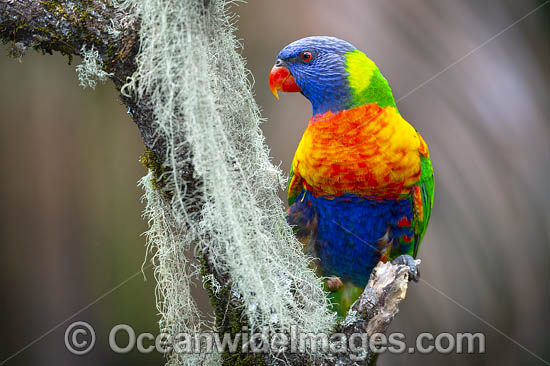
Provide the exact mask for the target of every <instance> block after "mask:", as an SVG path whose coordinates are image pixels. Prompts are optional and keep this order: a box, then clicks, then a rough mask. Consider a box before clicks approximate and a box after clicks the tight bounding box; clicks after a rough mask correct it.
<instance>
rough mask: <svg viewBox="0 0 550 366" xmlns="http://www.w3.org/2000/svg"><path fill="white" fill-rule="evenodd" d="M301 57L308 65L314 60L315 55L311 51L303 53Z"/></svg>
mask: <svg viewBox="0 0 550 366" xmlns="http://www.w3.org/2000/svg"><path fill="white" fill-rule="evenodd" d="M301 57H302V61H304V62H306V63H307V62H310V61H311V60H312V59H313V54H312V53H311V52H309V51H304V52H302V54H301Z"/></svg>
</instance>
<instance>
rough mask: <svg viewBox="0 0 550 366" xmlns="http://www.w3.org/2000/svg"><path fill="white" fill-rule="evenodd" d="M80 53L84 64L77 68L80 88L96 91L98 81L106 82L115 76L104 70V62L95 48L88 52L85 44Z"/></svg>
mask: <svg viewBox="0 0 550 366" xmlns="http://www.w3.org/2000/svg"><path fill="white" fill-rule="evenodd" d="M80 53H81V55H82V63H81V64H80V65H77V66H76V73H77V75H78V80H79V81H80V86H82V87H83V88H87V87H90V88H92V89H95V87H96V85H97V81H98V80H99V81H105V80H107V79H108V78H109V77H111V76H112V75H113V74H112V73H109V72H106V71H105V70H103V60H102V59H101V57H100V56H99V52H98V51H97V50H95V49H94V47H93V46H92V47H91V48H90V49H89V50H88V49H86V45H85V44H84V45H82V48H81V49H80Z"/></svg>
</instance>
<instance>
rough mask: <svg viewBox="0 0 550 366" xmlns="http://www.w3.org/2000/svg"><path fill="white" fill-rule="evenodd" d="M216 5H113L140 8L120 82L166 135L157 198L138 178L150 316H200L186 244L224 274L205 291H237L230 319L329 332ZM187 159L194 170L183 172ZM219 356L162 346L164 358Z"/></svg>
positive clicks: (166, 326) (181, 320)
mask: <svg viewBox="0 0 550 366" xmlns="http://www.w3.org/2000/svg"><path fill="white" fill-rule="evenodd" d="M227 5H228V2H226V1H222V0H211V1H206V2H205V1H204V0H154V1H141V0H127V1H126V2H125V3H123V4H122V5H121V6H123V7H125V8H126V9H127V10H129V11H133V12H134V14H135V15H136V16H137V17H138V18H139V19H140V39H139V42H140V52H139V54H138V55H137V58H136V62H137V71H136V72H135V74H134V75H133V77H132V79H131V80H130V82H129V83H128V84H126V85H125V86H124V87H123V88H122V92H123V93H125V94H126V95H131V96H133V97H135V98H138V99H140V100H142V101H143V102H144V103H146V102H149V103H151V106H152V108H153V115H154V124H153V126H154V127H155V133H156V135H157V136H158V137H159V141H163V143H166V156H165V160H164V161H163V162H162V167H163V184H164V188H163V189H166V190H169V191H170V192H171V197H170V200H169V202H167V201H166V199H163V197H162V194H161V192H159V190H156V189H155V188H154V187H153V183H152V182H154V180H152V178H153V177H154V173H153V172H150V173H149V174H148V175H147V176H146V177H144V178H143V179H142V181H141V183H142V185H143V187H144V188H145V198H146V201H147V207H146V210H145V216H146V217H147V218H148V219H149V222H150V229H149V231H148V232H147V236H148V243H149V246H150V249H151V251H152V252H153V258H152V260H153V262H154V264H155V277H156V279H157V281H158V286H157V290H158V294H157V295H158V300H157V301H158V308H159V312H160V314H161V316H162V318H161V321H160V326H161V329H162V331H165V332H167V333H170V334H177V333H180V332H193V331H196V330H198V329H200V328H201V327H203V328H204V327H205V326H207V324H204V322H202V321H201V317H200V314H199V311H198V308H197V305H196V303H195V301H194V300H193V298H192V297H191V295H190V279H191V278H192V276H195V275H198V269H197V268H194V267H192V266H191V265H190V263H189V262H188V261H187V260H186V258H185V255H184V251H185V250H186V249H190V247H192V246H195V245H198V247H199V248H200V249H201V250H203V251H204V252H207V253H208V258H209V265H211V267H212V268H214V269H215V270H216V272H217V273H227V274H229V276H230V278H231V282H230V283H231V288H229V287H222V289H221V290H220V289H218V290H217V291H221V292H218V293H217V294H216V293H215V291H214V288H211V290H213V291H212V294H213V295H214V296H215V297H217V298H223V297H224V296H221V297H220V294H221V293H224V294H225V295H227V293H226V292H227V291H231V294H232V296H233V295H236V296H238V298H239V299H240V300H241V301H242V310H241V312H242V316H241V315H239V317H236V320H235V322H237V324H235V325H238V322H241V321H242V319H247V321H248V325H249V329H264V327H267V329H268V330H269V331H270V332H275V331H288V330H289V329H290V328H291V326H296V327H298V328H299V329H300V330H302V331H303V332H308V333H319V332H329V331H330V329H331V328H332V326H333V324H334V322H335V318H334V316H333V314H332V313H331V312H330V311H329V308H328V306H327V305H328V304H327V301H328V300H327V297H326V296H325V292H324V291H323V285H322V282H321V281H320V280H319V279H318V278H317V277H316V276H315V273H314V272H313V271H312V270H311V269H309V268H308V264H309V262H310V258H308V257H306V256H305V255H304V254H303V252H302V250H301V244H300V243H299V242H298V241H297V240H296V239H295V237H294V235H293V232H292V229H291V228H290V227H289V226H288V224H287V223H286V220H285V215H284V210H283V206H282V202H281V200H280V199H279V196H278V192H279V190H280V188H281V186H282V185H283V183H284V179H283V177H282V174H281V172H280V170H279V169H278V168H277V167H275V166H274V165H273V164H272V163H271V162H270V158H269V153H268V149H267V147H266V145H265V144H264V138H263V135H262V132H261V130H260V127H259V125H260V120H261V118H260V113H259V108H258V106H257V105H256V103H255V102H254V98H253V95H252V90H251V86H250V84H249V81H248V78H247V76H248V71H247V70H246V68H245V66H244V60H243V59H242V57H241V56H240V55H239V52H238V51H237V49H238V47H239V44H238V42H237V40H236V39H235V36H234V34H233V31H234V29H233V27H232V25H231V19H232V18H231V15H230V14H228V13H227V8H226V7H227ZM228 70H230V71H231V72H228ZM189 165H191V166H192V167H193V168H194V177H189V176H187V175H185V173H184V171H185V169H186V167H188V166H189ZM191 178H192V179H191ZM197 182H200V184H197ZM191 188H192V189H191ZM207 279H208V280H210V279H211V278H207ZM209 285H210V282H207V286H209ZM221 295H223V294H221ZM218 305H219V303H218ZM219 360H220V358H219V356H217V355H206V354H202V355H198V354H192V355H191V354H173V355H171V358H170V359H169V364H172V365H195V364H209V363H215V362H218V361H219Z"/></svg>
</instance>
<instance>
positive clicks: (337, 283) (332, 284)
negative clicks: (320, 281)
mask: <svg viewBox="0 0 550 366" xmlns="http://www.w3.org/2000/svg"><path fill="white" fill-rule="evenodd" d="M342 286H344V283H343V282H342V280H341V279H340V277H336V276H332V277H330V278H328V279H327V287H328V289H329V290H330V291H338V290H340V289H341V288H342Z"/></svg>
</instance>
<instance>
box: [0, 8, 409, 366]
mask: <svg viewBox="0 0 550 366" xmlns="http://www.w3.org/2000/svg"><path fill="white" fill-rule="evenodd" d="M138 30H139V21H138V20H137V19H135V18H133V17H132V16H131V15H130V14H127V13H125V12H124V11H122V10H120V9H117V8H115V7H113V6H112V5H111V4H109V3H105V2H102V1H99V0H48V1H37V0H0V39H1V40H2V41H3V42H4V43H9V45H10V55H11V56H15V57H18V58H21V57H22V56H23V54H24V53H25V51H26V50H27V49H29V48H32V49H34V50H36V51H41V52H42V53H50V54H51V53H52V52H53V51H57V52H60V53H61V54H63V55H65V56H67V57H68V60H69V63H70V62H71V60H72V56H73V55H78V56H81V49H82V47H83V46H86V47H87V48H91V47H93V48H94V49H95V50H97V51H98V52H99V56H100V57H101V59H102V60H103V68H104V71H106V72H108V73H109V75H110V78H111V80H112V81H113V82H114V84H115V87H116V88H117V90H119V92H120V90H121V88H122V86H123V85H124V83H125V82H126V80H127V78H128V77H130V76H132V74H133V73H134V71H135V70H136V62H135V57H136V55H137V52H138V50H139V37H138ZM120 97H121V100H122V101H123V103H124V104H125V105H126V107H127V108H128V113H129V114H130V115H131V116H132V118H133V120H134V122H135V123H136V125H137V127H138V129H139V131H140V133H141V136H142V138H143V141H144V144H145V146H146V149H147V150H146V154H144V157H143V159H142V161H143V163H144V165H146V166H147V167H148V168H150V169H151V170H152V171H153V173H154V174H155V175H156V178H159V177H160V175H161V173H162V169H161V163H162V162H163V161H164V158H165V155H166V143H165V142H164V141H159V140H158V137H157V136H156V135H155V133H154V131H155V128H154V127H155V126H154V116H153V113H152V108H151V106H150V104H149V103H147V98H142V99H141V100H140V101H137V100H136V99H134V98H132V97H128V96H125V95H122V94H121V96H120ZM181 173H182V174H183V175H185V176H186V179H187V181H192V176H193V174H192V173H193V170H192V167H191V166H188V167H186V168H185V171H184V172H181ZM193 188H194V187H188V189H193ZM167 204H169V200H167ZM201 259H202V264H203V266H202V267H203V275H212V276H214V277H215V278H216V280H217V282H218V283H219V284H220V285H221V286H222V288H225V289H226V290H227V291H211V290H209V288H208V286H206V287H207V290H208V292H209V295H210V298H211V302H212V304H213V306H214V309H215V313H216V315H217V316H216V322H217V327H218V331H219V332H220V333H224V332H228V333H237V332H240V329H241V328H242V326H246V325H247V324H246V318H244V317H243V316H242V309H241V307H240V302H239V299H237V298H235V297H234V295H233V294H232V292H231V291H230V286H231V279H230V278H229V276H228V275H227V274H225V273H216V271H215V270H214V269H213V267H212V266H210V265H209V261H208V253H203V257H202V258H201ZM407 271H408V269H407V267H406V266H403V265H393V264H390V263H387V264H381V263H380V264H379V265H378V266H377V267H376V268H375V270H374V271H373V274H372V275H371V279H370V281H369V284H368V286H367V287H366V289H365V291H364V293H363V295H362V296H361V298H360V299H359V300H358V301H357V302H356V303H355V304H354V306H353V307H352V309H351V311H350V314H349V315H348V316H347V318H346V319H345V320H344V321H343V322H342V323H341V324H339V325H338V326H337V327H336V329H335V333H343V334H345V335H346V336H347V337H348V339H349V337H350V336H351V335H352V334H354V333H359V334H365V333H366V334H368V335H372V334H375V333H383V332H385V331H386V330H387V328H388V326H389V324H390V323H391V321H392V319H393V317H394V316H395V314H396V313H397V311H398V306H399V303H400V302H401V300H403V299H404V297H405V294H406V290H407V283H408V276H407V273H408V272H407ZM235 323H237V325H238V326H237V327H236V326H235V325H236V324H235ZM359 353H360V354H358V355H356V356H361V357H356V358H355V359H351V358H350V355H349V354H347V353H345V354H334V355H332V356H331V358H329V359H326V360H319V361H317V362H315V364H317V365H323V366H328V365H342V366H345V365H352V364H353V365H360V364H374V363H375V362H376V354H375V353H373V352H371V351H370V350H368V349H364V352H363V353H361V352H359ZM262 357H266V358H267V355H260V356H259V355H257V354H250V353H237V354H224V355H223V356H222V359H223V361H224V364H227V365H232V364H235V363H237V362H241V363H249V364H255V363H256V362H257V361H258V360H259V359H260V358H262ZM358 358H359V359H358ZM361 358H362V360H360V359H361ZM280 360H287V361H288V362H290V363H291V364H293V365H310V364H311V361H310V359H309V357H308V355H304V354H291V353H289V352H287V353H284V354H282V355H280V358H279V360H275V359H266V360H264V361H266V362H267V363H268V364H273V365H276V364H280V363H281V362H282V361H280Z"/></svg>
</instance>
